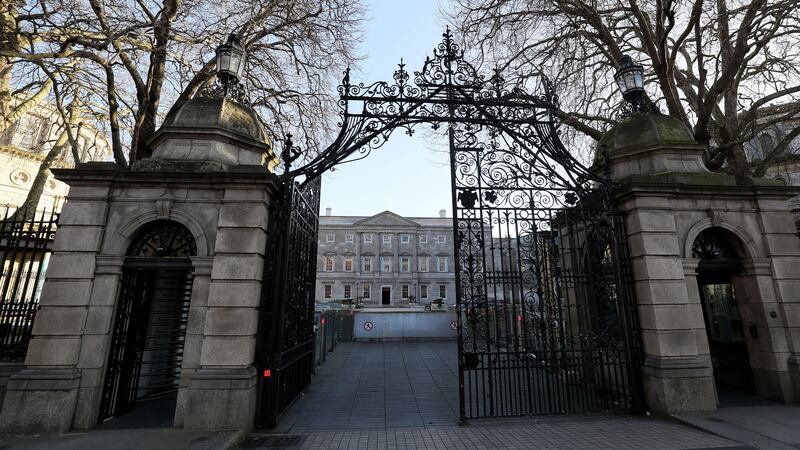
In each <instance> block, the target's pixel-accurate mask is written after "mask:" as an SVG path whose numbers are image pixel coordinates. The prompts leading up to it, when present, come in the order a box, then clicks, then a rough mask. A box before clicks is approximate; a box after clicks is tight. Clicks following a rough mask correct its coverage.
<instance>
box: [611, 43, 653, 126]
mask: <svg viewBox="0 0 800 450" xmlns="http://www.w3.org/2000/svg"><path fill="white" fill-rule="evenodd" d="M614 80H615V81H616V82H617V86H619V90H620V92H621V93H622V97H623V98H624V99H625V100H626V101H628V103H630V104H631V106H632V107H633V110H634V111H635V112H647V94H645V92H644V68H643V67H642V65H641V64H636V63H634V62H633V59H631V57H630V56H628V55H623V56H622V59H621V60H620V62H619V69H617V72H616V73H615V74H614Z"/></svg>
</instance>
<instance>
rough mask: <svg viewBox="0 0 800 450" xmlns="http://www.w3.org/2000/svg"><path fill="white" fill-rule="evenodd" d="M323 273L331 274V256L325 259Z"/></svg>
mask: <svg viewBox="0 0 800 450" xmlns="http://www.w3.org/2000/svg"><path fill="white" fill-rule="evenodd" d="M325 272H333V256H326V257H325Z"/></svg>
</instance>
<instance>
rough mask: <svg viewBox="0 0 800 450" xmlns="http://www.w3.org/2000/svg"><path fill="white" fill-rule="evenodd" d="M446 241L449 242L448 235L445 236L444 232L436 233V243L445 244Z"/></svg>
mask: <svg viewBox="0 0 800 450" xmlns="http://www.w3.org/2000/svg"><path fill="white" fill-rule="evenodd" d="M446 242H447V236H445V235H443V234H437V235H436V243H437V244H444V243H446Z"/></svg>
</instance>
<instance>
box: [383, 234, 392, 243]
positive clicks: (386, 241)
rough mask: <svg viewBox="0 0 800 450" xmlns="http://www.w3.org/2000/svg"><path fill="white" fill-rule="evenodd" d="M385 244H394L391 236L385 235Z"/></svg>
mask: <svg viewBox="0 0 800 450" xmlns="http://www.w3.org/2000/svg"><path fill="white" fill-rule="evenodd" d="M383 243H384V244H391V243H392V235H391V234H384V235H383Z"/></svg>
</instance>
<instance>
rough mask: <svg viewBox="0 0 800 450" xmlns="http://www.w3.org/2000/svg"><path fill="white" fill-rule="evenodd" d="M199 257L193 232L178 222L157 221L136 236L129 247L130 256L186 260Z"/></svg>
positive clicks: (143, 228) (146, 226) (149, 224)
mask: <svg viewBox="0 0 800 450" xmlns="http://www.w3.org/2000/svg"><path fill="white" fill-rule="evenodd" d="M195 255H197V245H196V244H195V241H194V236H192V233H191V231H189V230H188V229H187V228H186V227H185V226H183V225H181V224H179V223H178V222H173V221H171V220H156V221H153V222H150V223H148V224H147V225H145V226H144V227H142V229H140V230H139V232H138V233H137V234H136V237H134V238H133V240H132V241H131V245H130V247H128V256H144V257H158V258H185V257H189V256H195Z"/></svg>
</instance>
